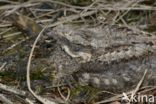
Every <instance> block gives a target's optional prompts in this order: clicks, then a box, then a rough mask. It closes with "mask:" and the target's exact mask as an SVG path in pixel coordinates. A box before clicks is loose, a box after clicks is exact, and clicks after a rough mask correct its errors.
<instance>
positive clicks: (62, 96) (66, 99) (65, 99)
mask: <svg viewBox="0 0 156 104" xmlns="http://www.w3.org/2000/svg"><path fill="white" fill-rule="evenodd" d="M57 89H58V92H59V94H60V96H61V98H62V99H63V100H64V101H65V102H67V101H68V100H69V97H70V90H69V88H67V90H68V95H67V97H65V96H64V95H63V94H62V93H61V91H60V87H57Z"/></svg>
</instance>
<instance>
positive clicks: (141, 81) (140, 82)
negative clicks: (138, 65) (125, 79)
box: [131, 69, 148, 98]
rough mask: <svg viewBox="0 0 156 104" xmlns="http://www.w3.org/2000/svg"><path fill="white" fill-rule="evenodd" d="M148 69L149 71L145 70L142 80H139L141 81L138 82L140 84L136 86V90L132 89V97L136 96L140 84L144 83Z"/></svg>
mask: <svg viewBox="0 0 156 104" xmlns="http://www.w3.org/2000/svg"><path fill="white" fill-rule="evenodd" d="M147 71H148V69H146V70H145V72H144V75H143V77H142V78H141V80H140V81H139V83H138V85H137V86H136V88H135V90H133V91H132V94H131V98H132V97H134V95H135V94H136V93H137V92H138V90H139V88H140V86H141V85H142V83H143V81H144V79H145V76H146V74H147Z"/></svg>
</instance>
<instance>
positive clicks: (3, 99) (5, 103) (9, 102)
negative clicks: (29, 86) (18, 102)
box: [0, 94, 13, 104]
mask: <svg viewBox="0 0 156 104" xmlns="http://www.w3.org/2000/svg"><path fill="white" fill-rule="evenodd" d="M0 101H1V102H3V103H4V104H13V102H11V101H10V100H9V99H8V98H6V97H5V96H4V95H3V94H0Z"/></svg>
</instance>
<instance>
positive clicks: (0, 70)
mask: <svg viewBox="0 0 156 104" xmlns="http://www.w3.org/2000/svg"><path fill="white" fill-rule="evenodd" d="M6 64H7V63H6V62H5V63H3V65H2V66H1V67H0V72H2V71H3V70H2V69H3V68H4V67H5V65H6Z"/></svg>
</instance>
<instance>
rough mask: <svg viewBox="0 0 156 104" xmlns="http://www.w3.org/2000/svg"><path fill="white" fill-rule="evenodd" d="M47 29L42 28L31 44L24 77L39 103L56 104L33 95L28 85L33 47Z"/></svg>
mask: <svg viewBox="0 0 156 104" xmlns="http://www.w3.org/2000/svg"><path fill="white" fill-rule="evenodd" d="M46 28H47V27H45V28H43V29H42V31H41V32H40V33H39V35H38V36H37V38H36V40H35V42H34V44H33V47H32V49H31V52H30V55H29V59H28V63H27V75H26V78H27V86H28V90H29V91H30V92H31V93H32V95H33V96H34V97H35V98H36V99H37V100H38V101H40V102H41V103H43V104H57V103H55V102H53V101H50V100H48V99H46V98H42V97H41V96H39V95H37V94H35V93H34V91H33V90H32V89H31V84H30V66H31V60H32V56H33V52H34V50H35V47H36V44H37V42H38V40H39V39H40V37H41V35H42V33H43V32H44V31H45V29H46Z"/></svg>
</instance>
